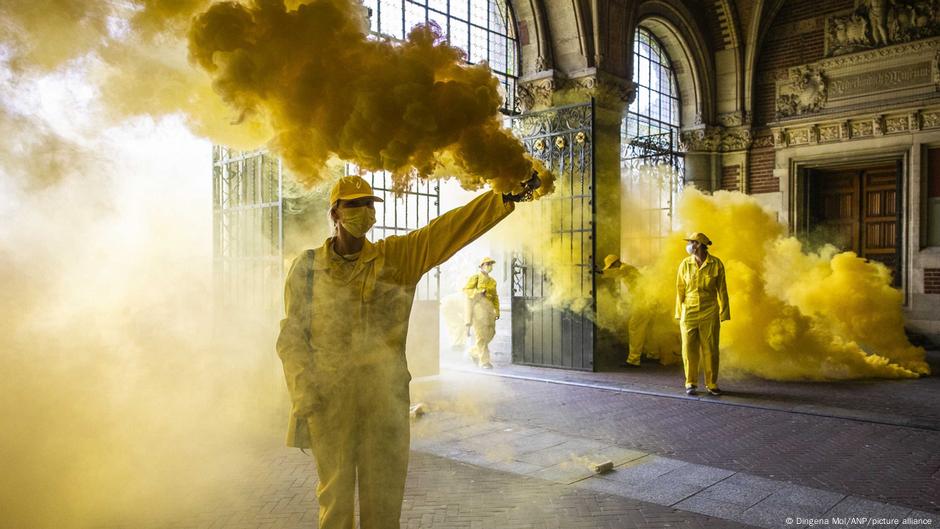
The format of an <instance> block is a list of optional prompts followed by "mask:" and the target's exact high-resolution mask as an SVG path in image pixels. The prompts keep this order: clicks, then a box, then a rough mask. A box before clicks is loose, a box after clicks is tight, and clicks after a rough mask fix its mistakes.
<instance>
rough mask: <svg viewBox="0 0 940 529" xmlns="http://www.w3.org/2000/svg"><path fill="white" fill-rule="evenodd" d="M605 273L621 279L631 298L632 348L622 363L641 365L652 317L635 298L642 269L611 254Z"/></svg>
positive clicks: (629, 322)
mask: <svg viewBox="0 0 940 529" xmlns="http://www.w3.org/2000/svg"><path fill="white" fill-rule="evenodd" d="M603 274H604V275H605V276H607V277H610V278H612V279H616V280H618V281H620V284H621V285H623V287H624V288H625V289H626V291H627V292H626V293H627V296H628V297H629V299H630V307H629V309H628V311H629V313H630V316H629V318H628V324H627V331H628V333H629V341H630V350H629V352H628V353H627V359H626V361H625V362H624V363H623V364H621V365H622V366H623V367H640V359H641V358H642V357H643V345H644V344H645V343H646V335H647V333H648V332H649V327H650V319H651V318H650V316H651V315H650V313H649V312H647V311H643V310H640V309H639V303H638V302H637V301H636V300H634V299H633V296H634V292H633V288H634V287H635V286H636V280H637V279H638V278H639V277H640V271H639V270H637V268H636V267H635V266H632V265H628V264H626V263H624V262H621V261H620V258H619V257H617V256H616V255H613V254H611V255H608V256H607V257H605V258H604V269H603Z"/></svg>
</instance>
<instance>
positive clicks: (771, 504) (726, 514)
mask: <svg viewBox="0 0 940 529" xmlns="http://www.w3.org/2000/svg"><path fill="white" fill-rule="evenodd" d="M452 415H453V413H452V412H447V411H439V412H432V413H431V414H429V415H426V416H424V417H423V418H422V419H421V420H420V421H418V422H417V423H416V424H415V425H414V426H413V434H414V439H415V447H416V448H417V449H418V450H425V451H428V452H430V453H434V454H438V455H440V456H442V457H448V458H453V459H457V460H459V461H462V462H465V463H469V464H473V465H479V466H483V467H487V468H499V469H505V470H509V471H511V472H516V473H519V474H523V475H526V476H531V477H535V478H539V479H543V480H549V481H554V482H557V483H559V484H566V485H572V486H573V487H575V488H581V489H587V490H591V491H594V492H600V493H605V494H612V495H616V496H622V497H625V498H631V499H634V500H639V501H643V502H648V503H653V504H658V505H662V506H664V507H675V508H678V509H681V510H685V511H689V512H697V513H700V514H706V515H709V516H715V517H717V518H724V519H726V520H732V521H735V522H740V523H744V524H749V525H753V526H757V527H766V528H784V527H792V526H802V525H804V524H803V523H801V521H802V520H808V522H807V524H816V525H821V524H823V523H828V522H827V521H831V519H835V518H836V517H845V518H852V517H862V516H864V517H866V519H871V518H875V517H882V518H886V519H894V518H897V519H898V520H901V519H903V518H904V517H906V516H908V515H911V514H912V510H911V509H910V508H909V507H900V506H895V505H889V504H886V503H881V502H873V501H868V500H863V499H861V498H857V497H854V496H847V495H846V494H843V493H839V492H832V491H827V490H822V489H818V488H812V487H805V486H801V485H795V484H791V483H787V482H782V481H777V480H772V479H766V478H762V477H759V476H754V475H750V474H747V473H743V472H735V471H732V470H727V469H722V468H715V467H710V466H706V465H699V464H694V463H688V462H685V461H681V460H677V459H672V458H667V457H661V456H656V455H652V454H645V453H642V452H638V451H635V450H629V449H625V448H622V447H617V446H611V445H608V444H605V443H603V442H600V441H596V440H592V439H587V438H583V437H579V436H576V435H570V434H568V435H564V434H560V433H558V432H555V433H554V436H553V437H551V439H552V440H553V441H555V442H558V441H563V442H558V443H557V444H554V445H551V446H541V447H539V448H534V449H533V448H531V447H525V444H524V443H523V442H521V441H524V440H525V439H537V438H546V437H548V434H550V433H552V432H548V431H547V430H544V429H540V428H533V427H530V426H519V425H515V424H512V423H508V422H506V421H490V420H488V419H487V418H485V417H481V416H477V417H476V419H475V420H477V421H479V422H480V423H485V424H489V425H491V426H494V427H495V428H482V427H481V428H474V429H468V427H467V425H466V422H467V421H472V420H474V418H473V417H471V416H463V417H461V419H460V420H459V421H457V420H454V417H453V416H452ZM442 424H443V425H451V426H457V427H459V429H460V430H461V431H477V432H486V433H481V434H479V435H473V436H470V437H468V438H463V439H461V440H459V441H451V439H453V437H452V436H451V435H448V433H447V432H446V431H444V430H443V429H442V428H441V427H440V425H442ZM429 437H436V438H437V439H436V441H432V440H430V439H429ZM514 439H516V440H517V441H515V442H514ZM453 444H457V445H458V446H459V449H457V450H454V448H453V447H452V445H453ZM511 447H517V448H516V449H515V450H513V449H512V448H511ZM611 454H613V456H612V457H613V458H614V463H615V465H616V466H615V468H614V470H613V471H612V472H608V473H605V474H602V475H594V473H593V472H592V471H591V470H590V469H591V468H592V467H593V465H594V464H596V463H598V462H599V461H603V460H604V459H605V458H606V457H607V456H608V455H611ZM923 516H924V517H928V518H930V519H931V522H934V521H936V522H940V517H934V516H931V515H926V514H925V515H923ZM787 520H791V522H787ZM839 523H841V522H839ZM836 526H838V524H837V525H836Z"/></svg>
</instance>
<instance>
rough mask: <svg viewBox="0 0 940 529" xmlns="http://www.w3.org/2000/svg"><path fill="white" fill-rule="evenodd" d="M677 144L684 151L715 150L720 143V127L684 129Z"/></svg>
mask: <svg viewBox="0 0 940 529" xmlns="http://www.w3.org/2000/svg"><path fill="white" fill-rule="evenodd" d="M679 145H680V147H681V148H682V150H684V151H686V152H715V151H717V150H718V147H719V145H721V127H710V126H705V127H700V128H697V129H691V130H684V131H682V133H681V134H680V135H679Z"/></svg>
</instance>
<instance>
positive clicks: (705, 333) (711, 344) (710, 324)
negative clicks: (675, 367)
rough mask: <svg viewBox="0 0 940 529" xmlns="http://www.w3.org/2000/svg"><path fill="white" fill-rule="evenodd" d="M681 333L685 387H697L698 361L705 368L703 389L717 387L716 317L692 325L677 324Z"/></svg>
mask: <svg viewBox="0 0 940 529" xmlns="http://www.w3.org/2000/svg"><path fill="white" fill-rule="evenodd" d="M679 330H680V331H681V333H682V365H683V367H684V368H685V387H686V388H691V387H693V386H697V385H698V372H699V360H701V361H702V363H703V364H704V367H705V387H707V388H710V389H715V388H717V387H718V338H719V332H720V330H721V324H720V322H719V321H718V315H717V314H716V315H715V317H714V318H707V319H705V320H704V321H699V322H697V323H694V324H691V325H690V324H687V323H686V322H685V321H680V322H679Z"/></svg>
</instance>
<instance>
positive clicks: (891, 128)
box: [885, 116, 910, 134]
mask: <svg viewBox="0 0 940 529" xmlns="http://www.w3.org/2000/svg"><path fill="white" fill-rule="evenodd" d="M885 130H886V131H887V133H888V134H894V133H896V132H907V131H908V130H910V119H909V118H908V117H907V116H893V117H890V118H886V119H885Z"/></svg>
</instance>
